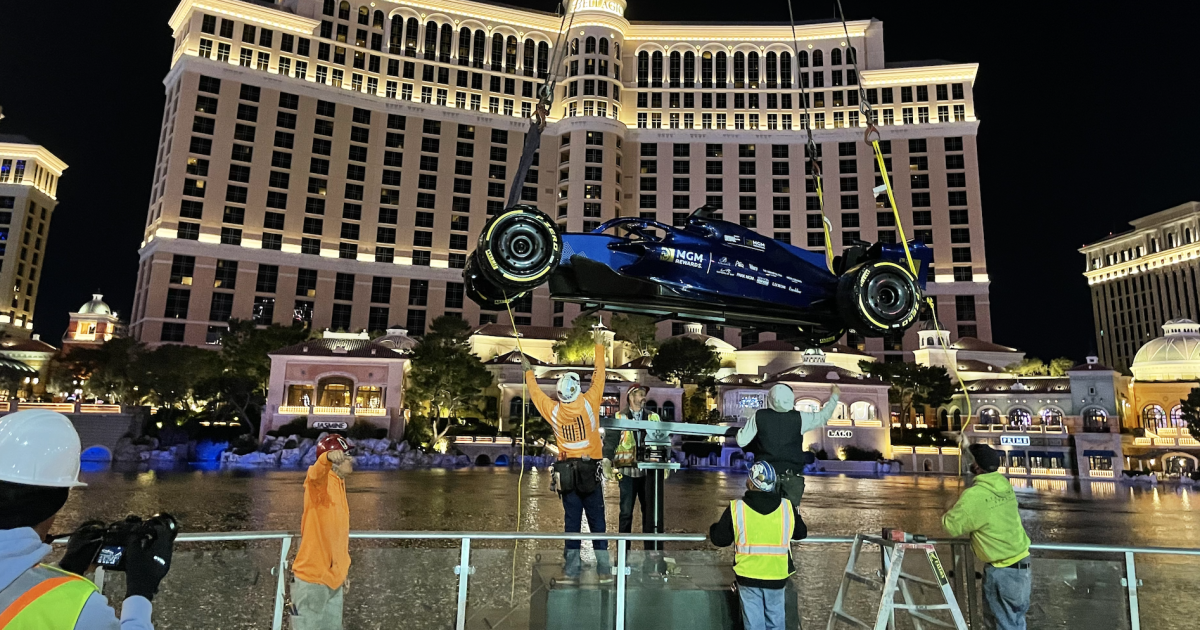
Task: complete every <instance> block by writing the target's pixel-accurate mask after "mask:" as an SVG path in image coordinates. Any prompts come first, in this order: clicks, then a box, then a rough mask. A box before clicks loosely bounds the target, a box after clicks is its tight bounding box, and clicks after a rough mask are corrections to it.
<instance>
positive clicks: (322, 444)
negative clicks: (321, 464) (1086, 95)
mask: <svg viewBox="0 0 1200 630" xmlns="http://www.w3.org/2000/svg"><path fill="white" fill-rule="evenodd" d="M349 450H350V444H349V443H348V442H346V438H344V437H342V436H340V435H338V434H336V433H330V434H329V435H326V436H325V437H323V438H321V439H320V440H318V441H317V457H320V456H321V453H325V452H328V451H342V452H343V453H344V452H348V451H349Z"/></svg>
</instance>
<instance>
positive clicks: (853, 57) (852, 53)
mask: <svg viewBox="0 0 1200 630" xmlns="http://www.w3.org/2000/svg"><path fill="white" fill-rule="evenodd" d="M846 63H848V64H853V63H858V51H857V50H855V49H854V47H853V46H851V47H849V48H847V49H846Z"/></svg>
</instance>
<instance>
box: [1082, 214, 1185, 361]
mask: <svg viewBox="0 0 1200 630" xmlns="http://www.w3.org/2000/svg"><path fill="white" fill-rule="evenodd" d="M1129 224H1130V225H1131V226H1132V227H1133V229H1131V230H1129V231H1127V232H1122V233H1120V234H1115V235H1111V236H1109V237H1107V238H1105V239H1103V240H1100V241H1098V242H1096V243H1092V244H1091V245H1087V246H1085V247H1083V248H1081V249H1080V250H1079V251H1080V253H1082V254H1083V255H1084V259H1085V260H1086V262H1087V268H1086V269H1085V270H1084V272H1083V275H1084V276H1086V277H1087V281H1088V285H1089V286H1090V288H1091V291H1092V317H1093V323H1094V325H1095V327H1096V346H1097V350H1098V353H1099V354H1098V356H1099V357H1100V361H1101V362H1102V363H1104V364H1106V365H1110V366H1112V367H1114V368H1116V369H1118V370H1121V371H1122V372H1125V373H1126V374H1128V373H1129V372H1130V366H1132V365H1133V359H1134V357H1135V356H1136V355H1137V352H1138V349H1140V348H1141V347H1142V346H1143V345H1144V344H1146V343H1147V342H1148V341H1150V340H1151V339H1154V338H1155V337H1159V336H1161V334H1162V327H1163V325H1164V324H1166V323H1168V322H1170V321H1172V320H1175V319H1180V318H1184V319H1190V320H1192V321H1193V322H1200V280H1198V279H1197V276H1200V202H1196V201H1190V202H1188V203H1185V204H1180V205H1178V206H1175V207H1173V208H1168V209H1166V210H1162V211H1160V212H1156V213H1154V214H1151V215H1148V216H1144V217H1142V218H1140V219H1136V220H1134V221H1130V222H1129ZM1187 351H1188V352H1191V353H1192V354H1195V351H1194V350H1193V349H1187ZM1185 358H1189V359H1190V358H1195V357H1193V356H1188V357H1185Z"/></svg>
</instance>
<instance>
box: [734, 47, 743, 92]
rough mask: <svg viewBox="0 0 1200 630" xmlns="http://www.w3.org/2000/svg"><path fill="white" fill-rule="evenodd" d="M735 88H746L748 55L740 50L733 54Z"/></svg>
mask: <svg viewBox="0 0 1200 630" xmlns="http://www.w3.org/2000/svg"><path fill="white" fill-rule="evenodd" d="M733 87H735V88H744V87H746V54H745V53H743V52H742V51H740V50H739V51H737V52H735V53H733Z"/></svg>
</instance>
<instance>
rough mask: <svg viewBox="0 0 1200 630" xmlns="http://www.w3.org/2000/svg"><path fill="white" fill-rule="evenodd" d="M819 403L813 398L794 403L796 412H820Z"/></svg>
mask: <svg viewBox="0 0 1200 630" xmlns="http://www.w3.org/2000/svg"><path fill="white" fill-rule="evenodd" d="M820 410H821V401H819V400H815V399H813V398H803V399H800V400H797V401H796V411H810V412H811V411H820Z"/></svg>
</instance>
